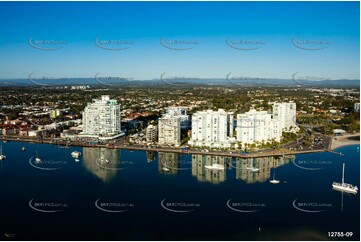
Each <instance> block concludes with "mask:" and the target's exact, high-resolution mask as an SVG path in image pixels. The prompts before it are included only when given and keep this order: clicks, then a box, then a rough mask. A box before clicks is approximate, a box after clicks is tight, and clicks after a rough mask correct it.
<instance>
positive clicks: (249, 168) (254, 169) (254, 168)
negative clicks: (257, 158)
mask: <svg viewBox="0 0 361 242" xmlns="http://www.w3.org/2000/svg"><path fill="white" fill-rule="evenodd" d="M246 169H247V170H250V171H252V172H257V171H259V168H256V167H253V162H251V167H247V168H246Z"/></svg>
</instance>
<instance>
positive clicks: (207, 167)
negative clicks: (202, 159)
mask: <svg viewBox="0 0 361 242" xmlns="http://www.w3.org/2000/svg"><path fill="white" fill-rule="evenodd" d="M204 167H205V168H206V169H209V170H224V167H219V166H204Z"/></svg>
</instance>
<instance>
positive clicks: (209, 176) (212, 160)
mask: <svg viewBox="0 0 361 242" xmlns="http://www.w3.org/2000/svg"><path fill="white" fill-rule="evenodd" d="M231 159H232V158H229V157H224V156H210V155H192V175H193V176H195V177H197V179H198V181H207V182H211V183H214V184H218V183H221V182H224V181H225V180H226V164H227V163H228V162H229V160H231ZM213 164H219V165H222V166H223V167H224V168H225V169H224V170H213V169H206V168H205V166H206V165H209V166H211V165H213Z"/></svg>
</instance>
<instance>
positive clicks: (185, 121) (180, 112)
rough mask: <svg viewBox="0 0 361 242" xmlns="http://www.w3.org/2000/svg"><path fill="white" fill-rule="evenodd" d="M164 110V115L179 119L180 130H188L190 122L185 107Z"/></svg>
mask: <svg viewBox="0 0 361 242" xmlns="http://www.w3.org/2000/svg"><path fill="white" fill-rule="evenodd" d="M165 110H166V114H169V115H171V116H174V117H179V118H180V128H181V129H189V126H190V120H189V115H188V114H187V111H188V108H187V107H168V108H166V109H165Z"/></svg>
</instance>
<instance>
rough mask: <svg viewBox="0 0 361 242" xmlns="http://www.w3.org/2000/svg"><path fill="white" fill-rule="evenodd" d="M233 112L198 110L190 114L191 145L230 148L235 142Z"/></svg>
mask: <svg viewBox="0 0 361 242" xmlns="http://www.w3.org/2000/svg"><path fill="white" fill-rule="evenodd" d="M233 114H234V113H233V112H226V111H224V110H223V109H218V111H212V110H207V111H199V112H196V113H195V114H193V116H192V137H191V140H190V141H189V142H188V144H189V145H192V146H201V147H202V146H206V147H213V148H230V147H231V143H235V142H236V141H235V138H234V137H233Z"/></svg>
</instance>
